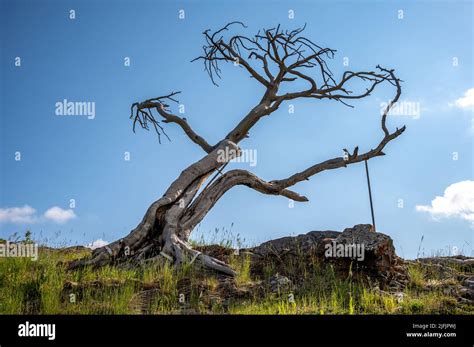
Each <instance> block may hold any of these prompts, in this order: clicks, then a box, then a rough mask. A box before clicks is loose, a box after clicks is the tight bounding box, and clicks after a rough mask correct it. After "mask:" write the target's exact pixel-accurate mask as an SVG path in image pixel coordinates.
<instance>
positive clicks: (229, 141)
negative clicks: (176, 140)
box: [70, 22, 405, 276]
mask: <svg viewBox="0 0 474 347" xmlns="http://www.w3.org/2000/svg"><path fill="white" fill-rule="evenodd" d="M232 25H241V26H242V27H245V26H244V25H243V23H240V22H232V23H229V24H227V25H226V26H225V27H223V28H221V29H220V30H217V31H215V32H214V33H212V32H211V31H209V30H206V31H205V32H204V33H203V35H204V37H205V41H206V44H205V45H204V47H203V51H204V53H203V55H202V56H200V57H198V58H196V59H195V60H202V61H203V62H204V67H205V70H206V71H207V72H208V74H209V76H210V78H211V80H212V82H213V83H214V84H216V83H215V78H216V77H219V78H220V75H221V70H220V67H219V65H218V64H219V63H220V62H229V63H233V64H235V63H238V64H239V65H240V67H243V69H244V70H245V71H247V72H248V73H249V74H250V76H251V77H252V78H254V80H256V81H257V82H258V83H260V84H261V85H263V86H264V88H265V92H264V94H263V97H262V99H261V100H260V102H259V103H258V104H257V105H256V106H255V107H253V108H252V109H251V110H250V112H249V113H248V114H247V115H246V116H245V117H243V118H242V119H241V121H240V122H239V123H238V124H237V125H236V126H235V127H234V128H233V129H232V130H231V131H230V132H229V133H228V134H227V135H226V137H225V138H224V139H223V140H221V141H220V142H218V144H217V145H215V146H212V145H210V144H209V142H207V141H206V140H205V139H204V138H203V137H202V136H200V135H198V134H197V133H196V132H195V131H194V130H193V129H192V128H191V127H190V125H189V124H188V122H187V120H186V118H181V117H179V116H177V115H175V114H172V113H171V112H169V111H168V105H166V103H165V102H167V101H173V102H177V100H176V99H174V97H175V95H177V94H179V92H172V93H170V94H168V95H166V96H161V97H157V98H153V99H148V100H145V101H144V102H141V103H134V104H133V105H132V107H131V116H130V118H131V119H133V130H134V131H135V125H136V124H139V125H140V127H141V128H143V129H146V130H149V124H152V126H153V127H154V130H155V131H156V132H157V134H158V137H159V139H160V138H161V134H164V135H166V133H165V132H164V128H163V127H162V123H175V124H177V125H178V126H180V127H181V129H182V130H183V131H184V133H185V134H186V135H187V136H188V138H189V139H190V140H191V141H192V142H194V143H195V144H197V145H198V146H200V147H201V148H202V149H203V150H204V151H205V152H206V153H207V155H206V156H204V157H203V158H202V159H201V160H199V161H197V162H196V163H194V164H192V165H190V166H189V167H188V168H186V169H185V170H183V171H182V172H181V174H180V175H179V177H178V178H177V179H176V180H175V181H174V182H173V183H172V184H171V185H170V187H169V188H168V190H167V191H166V192H165V194H164V195H163V196H162V197H161V198H160V199H158V200H157V201H155V202H154V203H153V204H151V206H150V207H149V208H148V210H147V212H146V213H145V216H144V217H143V219H142V221H141V222H140V223H139V224H138V226H137V227H136V228H135V229H133V230H132V231H131V232H130V234H129V235H128V236H126V237H125V238H123V239H120V240H118V241H115V242H113V243H111V244H110V245H107V246H105V247H102V248H99V249H97V250H95V251H94V252H93V254H92V257H91V258H90V259H84V260H79V261H75V262H72V263H71V264H70V268H76V267H80V266H85V265H92V266H101V265H104V264H110V263H131V264H135V263H139V262H141V261H143V260H147V259H154V258H159V259H166V260H168V261H171V262H172V263H173V264H175V265H176V266H180V265H181V264H182V263H183V262H184V261H186V260H187V261H190V262H192V263H193V264H197V265H200V266H203V267H205V268H209V269H212V270H215V271H218V272H220V273H223V274H226V275H230V276H233V275H235V272H234V271H233V270H232V269H231V268H229V267H228V266H227V265H226V264H225V263H223V262H222V261H220V260H218V259H215V258H212V257H210V256H208V255H205V254H202V253H200V252H198V251H196V250H193V249H192V248H191V246H190V244H189V242H188V241H189V236H190V235H191V232H192V230H193V229H194V227H195V226H196V225H197V224H198V223H199V222H200V221H201V220H202V219H203V218H204V217H205V216H206V214H207V213H208V212H209V210H210V209H211V208H212V207H213V206H214V205H215V204H216V202H217V201H218V200H219V199H220V197H221V196H222V195H224V194H225V193H226V192H227V191H228V190H229V189H231V188H232V187H234V186H236V185H245V186H247V187H249V188H252V189H254V190H256V191H258V192H260V193H264V194H271V195H281V196H285V197H287V198H289V199H292V200H294V201H300V202H305V201H308V199H307V198H306V197H305V196H302V195H300V194H298V193H296V192H294V191H291V190H289V189H288V188H289V187H291V186H293V185H295V184H297V183H298V182H301V181H303V180H308V179H309V178H310V177H311V176H313V175H316V174H318V173H320V172H322V171H326V170H333V169H337V168H343V167H346V166H347V165H350V164H355V163H359V162H362V161H365V160H369V159H372V158H375V157H379V156H383V155H384V154H385V153H384V152H383V149H384V147H385V146H386V145H387V144H388V143H389V142H390V141H392V140H394V139H395V138H397V137H398V136H399V135H401V134H402V133H403V132H404V131H405V127H404V126H403V127H401V128H400V129H398V128H397V129H396V130H395V131H394V132H392V133H391V132H390V131H389V130H388V129H387V126H386V118H387V115H388V114H389V111H390V109H391V107H392V106H393V105H394V104H395V103H396V102H397V101H398V99H399V97H400V94H401V87H400V79H398V78H397V77H396V76H395V74H394V70H387V69H385V68H382V67H380V66H377V69H378V72H374V71H363V72H352V71H346V72H344V74H343V75H342V78H341V79H340V81H338V82H337V81H336V80H335V79H334V77H333V74H332V72H331V70H330V69H329V68H328V66H327V64H326V60H325V59H331V58H333V57H334V54H335V50H333V49H330V48H322V47H320V46H318V45H316V44H315V43H313V42H312V41H311V40H309V39H307V38H306V37H304V36H302V32H303V31H304V28H299V29H295V30H292V31H288V30H286V31H283V30H281V29H280V26H278V27H276V28H273V29H268V30H264V31H263V32H259V33H257V34H256V35H254V36H253V37H245V36H242V35H235V36H232V37H231V38H229V39H228V40H225V39H224V36H223V35H224V33H225V32H228V31H229V28H230V27H231V26H232ZM241 52H247V53H249V56H248V58H244V57H243V55H241ZM251 59H254V60H255V61H258V62H259V63H260V62H261V64H262V67H261V68H263V73H261V72H259V71H258V70H259V69H258V68H256V67H254V66H252V64H251V63H250V61H251ZM270 64H272V65H273V68H269V65H270ZM312 68H316V70H317V71H318V74H319V76H318V78H315V77H311V76H310V75H309V74H306V73H305V72H304V71H306V70H308V69H312ZM274 71H277V73H276V74H274V73H272V72H274ZM296 80H299V81H300V82H305V83H306V84H307V85H308V87H307V89H304V90H298V91H293V92H287V93H284V94H280V95H279V94H278V91H279V88H280V86H281V85H282V84H288V83H292V82H294V81H296ZM354 81H359V82H360V83H361V84H365V89H364V90H362V91H358V92H357V91H353V90H351V88H350V84H351V83H352V82H354ZM383 82H387V83H389V84H390V85H392V86H394V87H396V90H397V91H396V94H395V97H394V98H393V100H391V101H390V102H389V103H388V105H387V107H386V108H385V111H384V112H383V114H382V119H381V127H382V130H383V138H382V139H381V141H380V142H379V143H378V145H377V146H376V147H375V148H374V149H370V150H368V151H367V152H365V153H359V148H358V147H355V148H354V150H353V151H352V153H349V151H347V150H346V149H344V150H343V151H344V152H345V155H344V157H335V158H332V159H328V160H326V161H323V162H320V163H317V164H314V165H312V166H309V167H308V168H307V169H305V170H303V171H300V172H297V173H294V174H293V175H291V176H289V177H287V178H283V179H280V180H273V181H265V180H263V179H261V178H259V177H257V176H256V175H254V174H253V173H251V172H248V171H245V170H230V171H228V172H226V173H223V172H222V169H223V168H224V166H225V165H227V163H228V162H229V161H231V160H232V159H234V158H236V157H237V156H239V155H240V154H241V151H240V149H239V147H238V143H239V142H240V141H242V140H243V139H245V138H246V137H248V136H249V132H250V130H251V129H252V127H253V126H254V125H255V124H257V123H258V122H259V121H260V120H262V119H263V118H264V117H266V116H269V115H271V114H272V113H273V112H275V111H276V110H277V109H278V108H279V107H280V105H281V104H282V103H283V102H286V101H289V100H294V99H301V98H309V99H316V100H320V99H330V100H336V101H338V102H341V103H343V104H345V105H348V104H347V103H346V101H347V100H354V99H362V98H365V97H367V96H369V95H370V94H371V93H372V92H373V91H374V89H375V87H376V86H377V85H379V84H381V83H383ZM290 89H291V88H290ZM348 106H350V105H348ZM152 111H153V112H157V113H158V114H159V117H156V118H155V115H154V114H153V113H152ZM160 121H161V123H160ZM166 136H167V135H166ZM223 154H225V155H223ZM213 174H215V175H216V176H214V178H216V177H217V174H220V175H221V176H220V177H219V178H217V179H215V180H214V178H213V179H211V181H209V183H208V184H207V185H206V187H205V188H204V189H203V190H202V191H201V192H200V194H199V195H198V194H197V193H198V191H199V190H200V187H201V186H202V185H203V184H204V182H206V180H208V178H209V177H211V175H213Z"/></svg>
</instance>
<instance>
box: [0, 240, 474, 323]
mask: <svg viewBox="0 0 474 347" xmlns="http://www.w3.org/2000/svg"><path fill="white" fill-rule="evenodd" d="M87 253H88V251H82V252H76V251H74V252H63V251H58V250H45V249H40V254H39V259H38V260H37V261H32V260H30V259H27V258H0V313H1V314H23V313H33V314H143V313H146V314H180V313H201V314H222V313H230V314H442V313H445V314H473V313H474V307H473V306H472V305H461V304H459V303H457V301H456V299H455V298H454V297H453V296H451V295H450V294H449V293H446V292H445V290H444V289H443V288H445V286H443V285H446V284H450V285H455V284H456V283H457V282H456V281H457V279H456V276H453V277H449V278H446V276H445V277H444V278H443V277H440V276H439V274H438V273H436V272H435V271H431V270H430V269H427V268H425V267H423V266H422V265H421V264H415V265H410V266H409V268H408V273H409V275H410V279H411V280H410V283H409V285H408V286H407V287H406V288H405V290H404V291H403V293H402V294H398V296H396V295H394V294H393V293H392V294H390V293H386V292H382V291H380V290H378V288H377V287H376V286H375V285H369V284H363V283H361V282H358V281H356V280H355V279H354V278H353V277H352V272H351V271H348V273H347V274H346V275H342V276H341V275H338V276H336V274H335V273H334V271H333V269H332V268H331V267H330V266H321V265H320V264H318V263H317V261H316V260H311V259H309V260H308V259H307V258H304V257H303V255H301V258H300V259H298V258H297V259H294V260H293V261H289V262H285V265H284V266H283V267H279V268H278V269H276V268H275V264H266V265H265V266H264V267H263V271H262V275H261V276H260V277H254V276H253V275H252V273H251V263H250V258H249V256H248V255H246V254H244V253H243V252H242V253H241V254H239V255H232V256H231V257H230V259H229V261H228V262H229V264H230V266H232V267H233V268H234V269H235V270H236V271H237V272H238V275H237V277H236V278H235V280H234V284H233V285H234V286H235V288H236V290H238V291H241V292H243V293H246V294H245V295H243V296H232V295H231V296H230V297H225V295H223V292H222V288H220V285H221V282H220V281H219V279H218V278H217V277H215V276H213V275H211V274H204V273H202V272H199V271H197V270H196V269H195V268H194V267H192V266H190V265H188V264H185V265H184V266H183V267H182V268H180V269H179V270H177V269H175V268H174V267H172V266H171V265H169V264H167V263H163V264H155V265H149V266H147V267H145V268H139V269H133V270H129V269H128V270H127V269H119V268H116V267H111V266H106V267H103V268H101V269H98V270H92V269H90V268H85V269H82V270H75V271H66V269H65V266H64V265H63V263H64V262H67V261H70V260H72V259H75V258H80V257H83V256H84V255H85V254H87ZM454 270H456V269H454ZM277 272H279V273H280V275H284V276H287V277H289V278H290V279H291V280H292V282H293V285H292V286H291V287H290V288H289V289H288V290H286V291H284V292H277V293H273V292H271V291H270V288H269V286H268V278H269V277H270V276H273V275H275V274H276V273H277ZM427 287H430V288H431V289H430V290H426V288H427ZM255 288H259V290H255ZM180 299H184V300H180Z"/></svg>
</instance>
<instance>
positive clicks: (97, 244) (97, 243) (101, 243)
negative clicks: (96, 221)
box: [86, 239, 109, 249]
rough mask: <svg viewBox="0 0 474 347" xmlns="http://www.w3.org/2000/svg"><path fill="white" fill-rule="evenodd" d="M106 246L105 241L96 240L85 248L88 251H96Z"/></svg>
mask: <svg viewBox="0 0 474 347" xmlns="http://www.w3.org/2000/svg"><path fill="white" fill-rule="evenodd" d="M108 244H109V243H108V242H107V241H104V240H102V239H98V240H95V241H93V242H91V243H89V244H88V245H87V246H86V247H88V248H90V249H96V248H100V247H104V246H107V245H108Z"/></svg>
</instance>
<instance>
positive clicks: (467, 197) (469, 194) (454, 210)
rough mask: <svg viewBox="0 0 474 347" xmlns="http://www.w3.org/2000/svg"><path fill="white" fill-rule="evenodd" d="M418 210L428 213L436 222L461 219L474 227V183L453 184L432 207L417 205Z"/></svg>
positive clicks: (438, 197)
mask: <svg viewBox="0 0 474 347" xmlns="http://www.w3.org/2000/svg"><path fill="white" fill-rule="evenodd" d="M416 210H417V211H420V212H428V213H429V214H430V215H431V216H432V217H433V218H434V219H435V220H438V219H439V218H443V217H445V218H461V219H464V220H467V221H469V222H470V223H471V226H473V227H474V181H461V182H457V183H453V184H451V185H450V186H448V187H447V188H446V189H445V190H444V195H443V196H437V197H435V198H434V199H433V200H432V201H431V205H416Z"/></svg>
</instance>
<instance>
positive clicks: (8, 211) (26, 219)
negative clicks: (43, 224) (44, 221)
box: [0, 205, 37, 224]
mask: <svg viewBox="0 0 474 347" xmlns="http://www.w3.org/2000/svg"><path fill="white" fill-rule="evenodd" d="M35 214H36V210H35V209H34V208H33V207H31V206H28V205H25V206H23V207H7V208H0V223H2V222H4V223H15V224H32V223H35V222H36V220H37V217H36V216H35Z"/></svg>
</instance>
